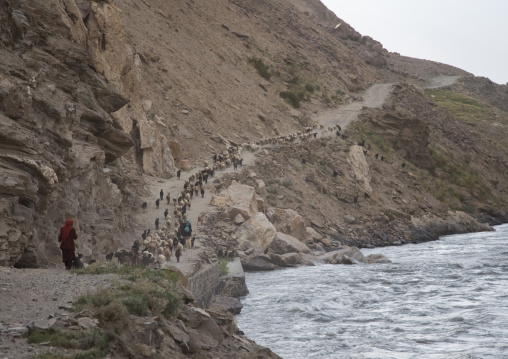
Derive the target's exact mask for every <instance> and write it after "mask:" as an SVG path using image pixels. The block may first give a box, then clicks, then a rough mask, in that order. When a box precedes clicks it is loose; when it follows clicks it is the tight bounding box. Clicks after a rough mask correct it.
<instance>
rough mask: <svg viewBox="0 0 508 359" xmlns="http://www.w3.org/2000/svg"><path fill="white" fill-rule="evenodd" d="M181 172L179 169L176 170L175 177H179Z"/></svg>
mask: <svg viewBox="0 0 508 359" xmlns="http://www.w3.org/2000/svg"><path fill="white" fill-rule="evenodd" d="M181 174H182V171H180V170H178V171H176V178H178V179H180V175H181Z"/></svg>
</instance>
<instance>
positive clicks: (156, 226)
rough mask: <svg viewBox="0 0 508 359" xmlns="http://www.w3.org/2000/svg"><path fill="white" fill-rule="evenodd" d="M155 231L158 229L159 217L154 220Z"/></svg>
mask: <svg viewBox="0 0 508 359" xmlns="http://www.w3.org/2000/svg"><path fill="white" fill-rule="evenodd" d="M155 229H159V217H157V219H156V220H155Z"/></svg>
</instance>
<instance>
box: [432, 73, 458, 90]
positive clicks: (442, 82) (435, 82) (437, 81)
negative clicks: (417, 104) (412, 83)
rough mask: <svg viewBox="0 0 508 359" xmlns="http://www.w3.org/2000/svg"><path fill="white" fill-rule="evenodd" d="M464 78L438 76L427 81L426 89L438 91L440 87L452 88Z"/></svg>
mask: <svg viewBox="0 0 508 359" xmlns="http://www.w3.org/2000/svg"><path fill="white" fill-rule="evenodd" d="M461 77H462V76H437V77H434V78H432V79H430V80H428V81H427V83H426V84H425V86H424V88H426V89H436V88H439V87H445V86H450V85H453V84H454V83H455V81H457V80H458V79H460V78H461Z"/></svg>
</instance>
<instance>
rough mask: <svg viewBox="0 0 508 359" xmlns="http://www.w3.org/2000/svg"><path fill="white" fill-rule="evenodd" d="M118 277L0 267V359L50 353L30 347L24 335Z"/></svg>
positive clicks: (37, 347) (54, 270)
mask: <svg viewBox="0 0 508 359" xmlns="http://www.w3.org/2000/svg"><path fill="white" fill-rule="evenodd" d="M116 278H117V277H116V276H115V275H113V274H105V275H76V274H71V273H69V272H67V271H66V270H65V269H63V268H62V269H60V270H59V269H14V268H6V267H0V300H1V305H0V358H2V359H6V358H12V359H19V358H31V357H34V355H35V354H36V353H41V352H44V351H47V349H44V348H42V349H40V348H39V347H40V346H33V345H29V344H28V343H27V341H26V339H24V338H22V337H21V336H22V334H23V333H25V332H26V326H27V325H28V324H29V323H30V322H32V321H34V320H36V319H47V318H48V316H49V315H52V314H54V313H57V312H62V311H64V309H59V308H58V307H59V306H63V305H69V304H71V303H72V301H73V300H75V299H76V298H78V297H79V296H81V295H83V294H86V293H88V292H94V291H95V290H96V289H97V288H100V287H106V286H109V285H110V284H111V282H112V280H114V279H116Z"/></svg>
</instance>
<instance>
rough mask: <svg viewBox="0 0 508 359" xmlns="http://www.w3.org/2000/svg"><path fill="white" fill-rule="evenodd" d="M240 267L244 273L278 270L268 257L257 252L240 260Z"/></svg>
mask: <svg viewBox="0 0 508 359" xmlns="http://www.w3.org/2000/svg"><path fill="white" fill-rule="evenodd" d="M242 267H243V270H244V271H246V272H259V271H268V270H274V269H278V268H280V267H279V266H277V265H275V264H273V263H272V260H271V258H270V256H268V255H266V254H264V253H260V252H259V251H258V252H254V253H253V254H251V255H249V256H247V257H245V258H242Z"/></svg>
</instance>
